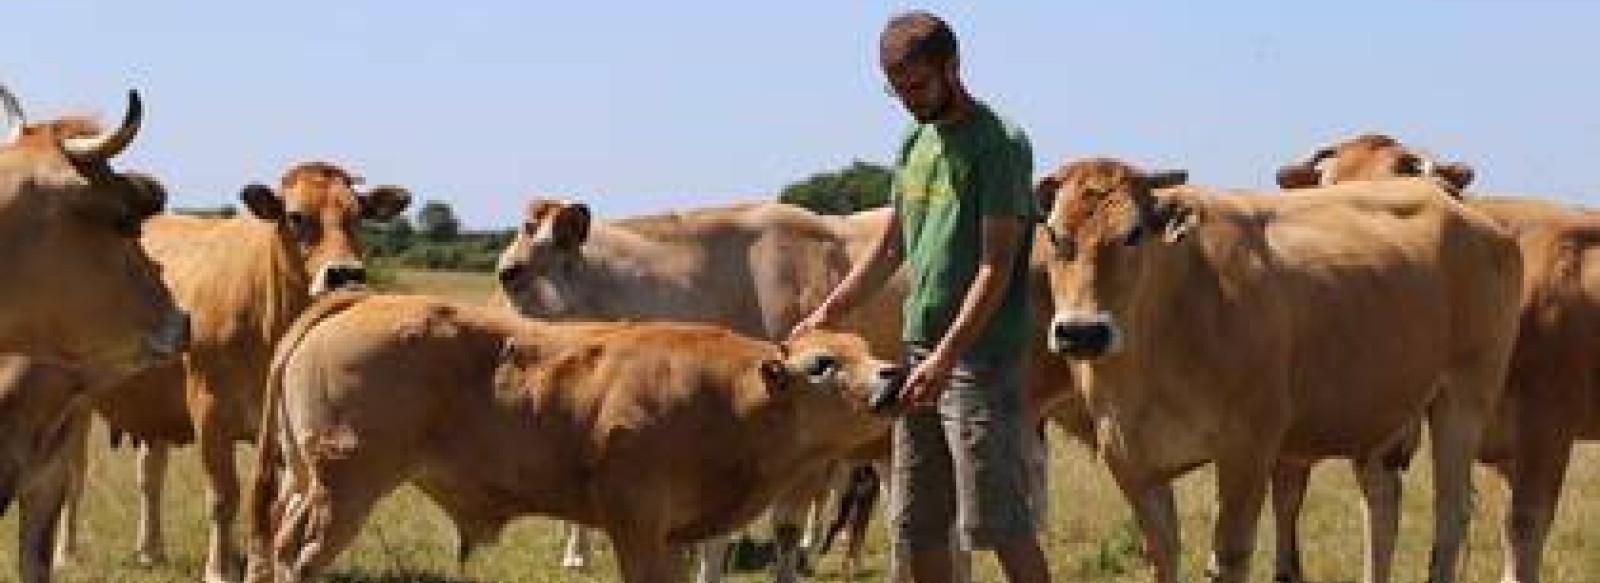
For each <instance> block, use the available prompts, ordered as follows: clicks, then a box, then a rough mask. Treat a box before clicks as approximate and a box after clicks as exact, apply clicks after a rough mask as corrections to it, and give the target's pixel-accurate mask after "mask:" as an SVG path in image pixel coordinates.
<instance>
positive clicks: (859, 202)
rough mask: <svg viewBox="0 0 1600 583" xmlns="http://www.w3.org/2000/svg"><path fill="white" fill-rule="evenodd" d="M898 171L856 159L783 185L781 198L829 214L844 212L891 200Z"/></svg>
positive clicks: (863, 208) (874, 206)
mask: <svg viewBox="0 0 1600 583" xmlns="http://www.w3.org/2000/svg"><path fill="white" fill-rule="evenodd" d="M893 181H894V174H893V172H891V171H890V170H889V169H888V168H886V167H884V166H881V165H878V164H873V163H871V162H864V161H861V160H856V161H855V162H851V163H850V165H849V166H846V167H845V168H843V169H840V170H838V171H835V172H820V173H817V174H813V175H811V176H810V177H807V178H805V179H804V180H801V181H799V182H796V183H794V184H790V185H788V186H785V187H784V188H783V192H782V193H781V194H779V195H778V200H780V201H783V202H786V203H789V204H792V205H796V206H800V207H804V208H807V209H810V210H811V211H812V212H816V213H821V214H825V215H844V214H850V213H854V212H858V211H864V210H867V209H872V208H877V207H880V206H883V205H886V204H889V188H890V184H891V183H892V182H893Z"/></svg>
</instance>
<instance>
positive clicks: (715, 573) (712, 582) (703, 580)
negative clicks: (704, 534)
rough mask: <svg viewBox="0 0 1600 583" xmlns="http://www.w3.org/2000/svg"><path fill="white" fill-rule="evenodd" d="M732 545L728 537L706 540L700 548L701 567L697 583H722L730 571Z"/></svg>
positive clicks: (696, 576)
mask: <svg viewBox="0 0 1600 583" xmlns="http://www.w3.org/2000/svg"><path fill="white" fill-rule="evenodd" d="M731 545H732V543H731V542H730V541H729V539H728V537H722V536H719V537H716V538H711V539H706V540H705V541H702V542H701V543H700V544H698V545H695V546H697V547H699V551H700V553H699V555H700V557H699V567H698V570H697V571H698V572H697V574H696V575H695V581H696V583H722V578H723V576H724V574H725V573H726V572H727V570H728V549H729V547H730V546H731Z"/></svg>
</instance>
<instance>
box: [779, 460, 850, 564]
mask: <svg viewBox="0 0 1600 583" xmlns="http://www.w3.org/2000/svg"><path fill="white" fill-rule="evenodd" d="M833 476H834V465H833V464H829V465H827V466H826V467H824V468H823V469H821V470H818V471H817V472H815V473H814V474H812V475H810V476H807V477H805V478H802V479H801V480H799V481H798V482H797V484H796V485H795V487H794V488H793V489H792V490H790V492H789V493H788V494H787V495H784V496H780V497H779V498H778V500H777V501H776V502H775V503H774V504H773V505H772V509H771V512H770V514H771V520H772V540H773V543H774V544H773V547H774V556H775V558H774V560H773V566H772V572H773V581H775V582H776V583H793V582H794V581H796V580H798V579H799V577H800V570H801V569H802V568H803V567H804V565H805V561H806V558H807V557H806V556H805V548H804V546H803V545H802V544H801V531H802V522H803V521H802V518H803V516H804V515H805V514H806V512H807V511H808V510H810V509H811V508H812V507H813V506H814V505H815V502H816V500H817V498H818V497H819V496H820V497H822V498H823V499H824V500H826V498H827V494H828V491H829V486H831V485H832V484H833V483H834V482H835V480H834V479H833ZM818 522H821V521H820V520H818Z"/></svg>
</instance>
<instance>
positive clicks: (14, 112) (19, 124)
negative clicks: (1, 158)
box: [0, 85, 28, 146]
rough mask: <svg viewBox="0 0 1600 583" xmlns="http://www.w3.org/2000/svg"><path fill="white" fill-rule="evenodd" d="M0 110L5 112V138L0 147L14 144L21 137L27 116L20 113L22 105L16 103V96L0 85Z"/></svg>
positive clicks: (26, 122) (0, 142)
mask: <svg viewBox="0 0 1600 583" xmlns="http://www.w3.org/2000/svg"><path fill="white" fill-rule="evenodd" d="M0 109H3V110H5V116H6V137H5V140H3V141H0V146H3V145H6V144H13V143H16V141H17V140H18V139H19V138H21V137H22V128H23V126H26V125H28V116H27V115H26V114H23V113H22V103H21V102H18V101H17V96H16V95H12V94H11V90H10V89H6V86H5V85H0Z"/></svg>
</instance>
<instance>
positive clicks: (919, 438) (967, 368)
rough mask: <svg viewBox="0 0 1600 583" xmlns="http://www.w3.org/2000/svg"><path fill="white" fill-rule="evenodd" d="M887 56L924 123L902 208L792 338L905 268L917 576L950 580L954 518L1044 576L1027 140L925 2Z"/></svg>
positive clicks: (1011, 570)
mask: <svg viewBox="0 0 1600 583" xmlns="http://www.w3.org/2000/svg"><path fill="white" fill-rule="evenodd" d="M879 59H880V64H881V65H882V66H883V70H884V73H885V74H886V76H887V77H888V79H889V85H890V87H891V88H892V90H893V92H894V94H895V95H896V97H898V98H899V100H900V102H901V103H902V104H903V105H904V106H905V108H906V109H907V110H908V111H909V112H910V113H911V115H912V117H914V118H915V123H914V124H913V125H912V127H911V129H910V131H909V133H908V134H907V136H906V138H905V140H904V142H903V143H902V144H901V149H900V154H899V158H898V160H897V162H896V166H895V182H894V207H895V208H894V211H895V212H894V215H893V218H892V219H891V220H890V221H889V224H888V226H887V228H886V229H885V230H884V232H883V234H882V235H881V236H880V237H879V238H878V240H877V242H876V244H875V246H874V248H873V250H872V252H871V253H870V254H869V255H868V256H867V258H866V259H865V260H864V261H862V262H861V263H860V264H858V265H856V266H855V267H854V268H853V269H852V270H851V273H850V274H849V275H848V276H847V277H846V278H845V279H844V281H843V282H841V283H840V284H839V286H838V288H837V289H835V290H834V291H833V293H832V294H830V295H829V297H828V298H827V300H825V301H824V302H823V303H822V305H821V306H819V307H818V308H817V309H816V311H815V312H813V313H812V314H811V315H810V316H808V317H807V318H806V319H805V320H803V321H802V322H801V323H800V324H798V325H796V327H795V333H796V334H798V333H800V332H804V331H807V330H810V329H812V328H816V327H819V326H824V325H827V324H828V323H830V322H833V321H835V320H836V319H837V318H838V317H839V316H840V315H842V314H845V313H848V312H849V311H850V310H851V308H853V307H855V306H857V305H859V304H861V303H862V301H863V300H865V299H866V298H868V297H869V296H870V294H871V293H873V292H876V291H878V290H879V289H880V288H881V287H882V286H883V284H884V282H885V281H886V280H887V279H888V278H889V277H890V276H891V275H892V274H893V273H894V272H895V270H896V269H897V268H898V267H899V266H900V264H901V263H903V262H904V263H909V265H910V275H911V278H910V279H911V289H910V292H909V293H908V294H907V296H906V300H905V306H904V313H905V329H904V332H903V333H904V338H905V340H906V342H907V343H908V347H907V348H908V350H907V354H908V358H909V359H910V363H909V364H910V366H909V367H908V368H909V370H910V373H909V376H908V377H907V380H906V383H905V388H904V389H903V391H902V393H901V395H900V399H899V401H898V403H899V404H900V405H901V407H902V408H903V409H902V410H903V414H902V416H901V417H900V418H899V420H898V421H897V422H896V423H895V428H894V441H895V445H894V459H893V467H894V470H893V477H892V482H891V494H890V497H891V514H892V516H891V521H892V522H893V528H894V539H895V541H894V543H895V545H896V547H897V551H904V554H903V555H902V556H909V557H910V561H911V573H912V577H913V579H914V580H915V581H916V582H917V583H943V582H947V581H951V580H952V570H953V565H952V560H951V553H950V551H951V548H952V541H951V540H950V537H951V534H950V533H951V530H952V529H951V526H952V524H953V523H954V522H955V520H956V517H957V516H958V515H959V516H960V517H961V524H960V530H961V533H962V535H963V536H964V537H965V538H966V539H967V542H969V543H970V544H971V546H972V548H992V549H994V550H995V551H996V552H997V553H998V554H999V558H1000V563H1001V566H1002V568H1003V569H1004V571H1005V573H1006V577H1007V579H1008V580H1010V581H1011V582H1012V583H1042V582H1048V581H1049V580H1050V575H1049V569H1048V566H1047V565H1046V563H1045V559H1044V554H1043V552H1042V551H1041V550H1040V548H1039V543H1038V540H1037V538H1036V536H1035V529H1036V526H1037V525H1036V524H1034V519H1033V517H1032V515H1031V513H1030V512H1029V510H1028V503H1027V500H1028V496H1027V495H1028V488H1027V480H1026V469H1025V467H1026V466H1025V463H1024V458H1023V447H1024V445H1023V444H1024V435H1025V434H1024V432H1025V431H1026V429H1025V422H1024V419H1023V412H1022V400H1021V398H1022V386H1023V379H1022V378H1021V372H1022V371H1023V370H1024V369H1026V368H1027V367H1026V366H1025V364H1026V361H1025V353H1026V351H1027V346H1028V335H1029V334H1030V333H1031V324H1032V323H1031V318H1030V311H1029V306H1028V281H1027V278H1028V265H1027V261H1028V255H1029V250H1030V248H1031V246H1032V243H1033V241H1032V238H1033V229H1032V222H1033V220H1034V218H1035V217H1036V216H1037V210H1036V205H1035V203H1034V200H1033V194H1032V187H1031V184H1030V183H1031V180H1032V179H1031V175H1032V156H1033V154H1032V149H1031V147H1030V146H1029V144H1028V140H1027V137H1026V136H1025V135H1024V134H1023V133H1022V131H1021V130H1020V129H1018V128H1017V127H1015V126H1013V125H1011V124H1010V123H1008V122H1007V121H1005V120H1004V119H1002V118H1000V117H999V116H998V115H996V113H995V112H994V111H993V110H992V109H990V108H989V106H988V105H986V104H984V103H982V102H980V101H977V100H976V99H974V98H973V97H972V96H971V95H970V94H969V93H968V92H967V90H966V88H965V87H964V86H963V84H962V82H961V78H960V59H959V57H958V56H957V45H956V38H955V34H954V32H952V31H951V30H950V28H949V26H948V25H947V24H945V22H944V21H943V20H941V19H939V17H937V16H934V15H932V14H929V13H926V12H911V13H906V14H902V15H900V16H896V17H894V18H893V19H891V20H890V21H889V23H888V25H887V26H886V27H885V28H884V31H883V34H882V37H881V39H880V44H879Z"/></svg>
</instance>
